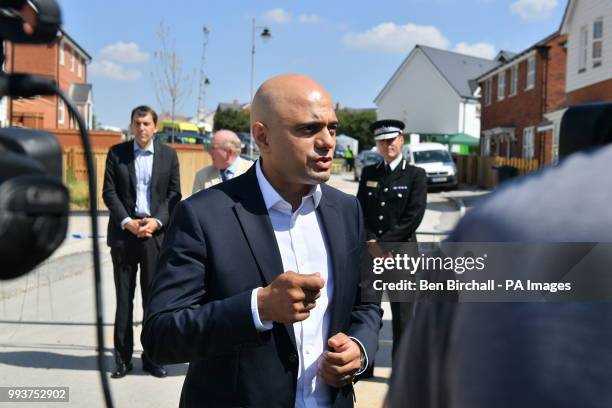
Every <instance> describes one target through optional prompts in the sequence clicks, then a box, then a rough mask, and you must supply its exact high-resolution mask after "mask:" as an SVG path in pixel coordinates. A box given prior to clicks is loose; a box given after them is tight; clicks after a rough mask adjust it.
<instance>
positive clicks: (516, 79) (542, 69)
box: [476, 32, 566, 164]
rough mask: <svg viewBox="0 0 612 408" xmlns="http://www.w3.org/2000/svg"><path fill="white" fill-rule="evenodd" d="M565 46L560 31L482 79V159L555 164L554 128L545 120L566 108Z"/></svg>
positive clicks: (511, 56)
mask: <svg viewBox="0 0 612 408" xmlns="http://www.w3.org/2000/svg"><path fill="white" fill-rule="evenodd" d="M565 43H566V36H565V35H563V34H561V33H559V32H555V33H553V34H552V35H550V36H548V37H546V38H545V39H543V40H541V41H539V42H537V43H536V44H534V45H532V46H531V47H529V48H527V49H526V50H524V51H523V52H521V53H519V54H515V55H510V56H509V58H507V59H505V60H503V61H502V62H501V63H499V64H498V65H497V66H496V67H494V68H493V69H491V70H489V71H487V72H485V73H484V74H482V75H481V76H479V77H478V78H476V81H477V82H478V84H479V85H480V88H481V90H482V94H481V105H482V110H481V112H482V114H481V129H482V133H481V145H480V148H481V155H483V156H504V157H521V158H525V159H537V160H538V161H539V162H540V163H541V164H549V163H553V162H554V161H555V155H556V149H555V147H554V140H553V139H554V138H553V123H552V122H551V121H550V120H548V119H547V118H546V117H545V115H546V114H547V113H548V112H552V111H555V110H557V109H558V108H559V107H560V106H562V105H564V104H565V103H566V95H565V71H566V49H565Z"/></svg>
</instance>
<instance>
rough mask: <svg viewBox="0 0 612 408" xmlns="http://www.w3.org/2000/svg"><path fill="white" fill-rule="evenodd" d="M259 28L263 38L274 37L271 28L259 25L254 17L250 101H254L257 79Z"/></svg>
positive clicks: (265, 39)
mask: <svg viewBox="0 0 612 408" xmlns="http://www.w3.org/2000/svg"><path fill="white" fill-rule="evenodd" d="M257 30H261V33H259V36H260V37H261V39H262V40H264V41H267V40H269V39H270V38H272V33H270V29H268V27H262V26H258V25H257V24H256V21H255V17H253V29H252V31H251V99H249V102H253V86H254V81H255V32H256V31H257Z"/></svg>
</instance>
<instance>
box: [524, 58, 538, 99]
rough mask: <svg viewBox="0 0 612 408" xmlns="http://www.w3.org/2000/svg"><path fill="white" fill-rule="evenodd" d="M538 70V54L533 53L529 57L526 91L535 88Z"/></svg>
mask: <svg viewBox="0 0 612 408" xmlns="http://www.w3.org/2000/svg"><path fill="white" fill-rule="evenodd" d="M532 65H533V66H532ZM536 71H537V61H536V56H535V55H532V56H530V57H529V58H527V70H526V75H525V90H526V91H529V90H530V89H533V88H535V83H536ZM530 78H531V83H530V81H529V79H530Z"/></svg>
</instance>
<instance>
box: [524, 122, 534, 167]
mask: <svg viewBox="0 0 612 408" xmlns="http://www.w3.org/2000/svg"><path fill="white" fill-rule="evenodd" d="M534 133H535V132H534V127H533V126H532V127H528V128H525V129H523V159H529V160H531V159H533V156H534V145H535V144H534V140H533V139H534Z"/></svg>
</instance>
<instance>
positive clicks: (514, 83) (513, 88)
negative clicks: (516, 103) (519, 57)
mask: <svg viewBox="0 0 612 408" xmlns="http://www.w3.org/2000/svg"><path fill="white" fill-rule="evenodd" d="M517 93H518V64H514V65H513V66H511V67H510V91H509V93H508V97H511V96H515V95H516V94H517Z"/></svg>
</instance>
